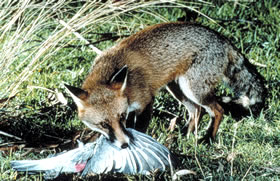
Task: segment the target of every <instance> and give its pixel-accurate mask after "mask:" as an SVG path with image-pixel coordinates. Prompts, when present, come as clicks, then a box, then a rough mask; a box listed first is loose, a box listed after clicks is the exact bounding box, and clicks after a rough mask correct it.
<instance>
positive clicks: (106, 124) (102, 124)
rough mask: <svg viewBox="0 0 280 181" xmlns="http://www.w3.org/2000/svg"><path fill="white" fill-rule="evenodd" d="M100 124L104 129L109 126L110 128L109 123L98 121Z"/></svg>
mask: <svg viewBox="0 0 280 181" xmlns="http://www.w3.org/2000/svg"><path fill="white" fill-rule="evenodd" d="M100 126H101V127H102V128H104V129H109V128H110V125H109V124H108V123H106V122H102V123H100Z"/></svg>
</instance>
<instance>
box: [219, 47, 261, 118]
mask: <svg viewBox="0 0 280 181" xmlns="http://www.w3.org/2000/svg"><path fill="white" fill-rule="evenodd" d="M228 59H229V65H228V68H227V70H226V72H225V77H226V78H225V83H226V84H227V85H228V86H229V87H230V88H231V89H232V95H231V96H223V97H222V99H221V100H219V103H220V104H221V106H223V108H224V109H225V112H231V114H232V116H233V117H235V118H237V119H238V118H241V115H242V114H243V115H248V114H250V113H251V112H252V113H253V115H257V114H258V113H260V112H261V109H262V108H263V107H264V105H265V96H266V89H265V87H264V79H263V77H262V76H261V75H260V74H259V73H258V71H257V69H256V67H254V66H253V65H252V64H250V63H249V61H248V60H247V59H245V58H244V56H243V55H241V54H240V53H238V52H237V51H235V50H234V49H231V50H230V51H229V53H228Z"/></svg>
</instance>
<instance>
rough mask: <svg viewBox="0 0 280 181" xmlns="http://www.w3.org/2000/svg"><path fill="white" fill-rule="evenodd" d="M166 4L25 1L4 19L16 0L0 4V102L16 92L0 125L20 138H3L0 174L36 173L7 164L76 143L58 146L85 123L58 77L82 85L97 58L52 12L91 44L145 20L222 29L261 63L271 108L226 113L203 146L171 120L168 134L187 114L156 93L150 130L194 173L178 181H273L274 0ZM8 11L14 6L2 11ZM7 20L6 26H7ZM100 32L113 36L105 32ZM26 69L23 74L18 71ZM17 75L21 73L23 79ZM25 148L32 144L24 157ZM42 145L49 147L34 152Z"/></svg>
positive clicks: (278, 108) (277, 108)
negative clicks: (253, 113) (240, 115)
mask: <svg viewBox="0 0 280 181" xmlns="http://www.w3.org/2000/svg"><path fill="white" fill-rule="evenodd" d="M178 2H179V1H178ZM5 3H6V4H5ZM41 3H44V2H41ZM57 3H61V2H60V1H58V2H57ZM179 3H180V2H179ZM163 5H165V7H155V6H152V5H149V6H142V4H141V3H138V4H137V6H139V8H138V9H134V8H133V7H134V6H132V5H126V8H127V9H125V10H127V11H124V12H122V11H120V10H112V9H110V8H108V7H107V6H106V7H105V6H103V5H100V6H99V7H97V6H96V7H95V8H87V7H85V4H83V3H76V4H75V3H74V2H68V3H61V4H60V6H56V7H57V11H56V13H53V12H52V13H53V14H50V12H48V11H50V9H51V8H45V9H44V8H38V7H37V8H36V6H30V7H29V8H26V9H25V11H24V13H23V14H21V18H20V19H18V20H17V21H14V22H13V21H11V20H12V19H13V17H15V16H16V14H17V13H16V12H17V10H19V9H20V8H16V7H19V4H17V5H11V4H10V5H9V4H8V1H3V6H2V7H3V10H7V12H10V14H9V13H6V16H3V14H1V15H2V16H0V32H1V34H2V35H1V36H0V52H1V55H3V56H1V59H0V67H1V68H0V71H1V72H2V74H1V75H0V78H1V82H0V100H2V99H4V98H7V97H9V96H14V95H15V97H14V98H11V99H10V101H9V102H8V103H6V104H3V103H2V104H0V130H1V131H4V132H7V133H10V134H12V135H15V136H18V137H20V138H21V139H22V140H21V141H19V140H16V139H13V138H10V137H7V136H3V135H0V180H43V178H42V176H40V175H32V176H28V175H25V174H19V173H16V172H15V171H13V170H12V169H11V167H10V163H9V162H10V161H11V160H15V159H39V158H44V157H46V156H47V155H48V154H51V153H55V152H60V151H61V150H64V149H69V148H71V147H73V146H74V145H72V144H71V143H68V144H63V143H65V142H66V141H67V140H73V139H74V137H75V135H79V134H80V132H81V131H82V130H83V129H84V128H85V126H84V125H83V124H82V123H81V122H80V121H79V120H78V118H77V115H76V111H75V110H76V108H75V105H74V104H73V102H72V100H71V99H70V98H69V97H67V96H68V95H67V94H66V92H65V90H64V89H63V85H62V84H63V83H65V82H66V83H69V84H71V85H74V86H80V85H81V83H82V81H83V80H84V78H85V76H86V75H87V74H88V72H89V71H90V67H91V64H92V61H93V60H94V57H95V56H96V55H95V53H94V52H93V51H92V50H91V49H90V48H89V46H87V45H85V44H84V43H83V42H81V41H80V40H78V39H77V38H76V37H75V36H74V35H73V34H72V33H71V32H70V31H67V30H65V29H64V30H63V26H62V25H60V24H59V23H58V22H57V19H63V20H64V21H66V22H69V21H70V20H73V22H71V21H70V25H71V26H75V25H77V26H75V27H76V30H77V31H78V32H79V33H81V34H82V35H83V37H85V38H86V39H88V40H90V42H91V43H94V42H97V41H99V40H100V39H103V38H108V36H120V37H124V36H127V35H129V34H132V33H134V32H137V31H138V30H140V29H142V28H144V27H145V26H147V25H151V24H156V23H160V22H164V21H176V20H177V19H178V18H180V19H187V20H191V21H197V22H198V23H200V24H203V25H205V26H208V27H210V28H212V29H214V30H216V31H218V32H220V33H221V34H223V35H224V36H226V37H227V38H229V39H230V40H231V42H232V43H233V44H234V45H235V46H236V47H237V48H239V49H240V51H241V52H242V53H243V54H244V55H245V56H246V57H247V58H248V59H252V60H254V62H257V63H260V64H263V65H265V67H261V66H258V67H257V69H258V71H259V72H260V73H261V74H262V75H263V77H264V78H265V80H266V83H265V86H266V87H267V88H268V90H269V93H268V95H267V105H268V109H267V110H264V111H263V112H262V113H261V115H260V116H259V117H257V118H253V117H245V118H244V119H243V120H241V121H239V122H237V121H235V120H234V119H233V118H232V117H231V116H230V115H226V116H225V117H224V119H223V122H222V123H221V126H220V129H219V131H218V134H217V140H216V141H215V142H214V143H213V144H212V145H210V146H209V145H205V144H198V145H197V146H196V144H195V143H196V138H195V136H194V135H191V136H190V138H189V139H187V137H186V134H185V131H184V129H182V128H183V127H184V121H179V120H178V122H177V126H176V129H175V130H174V131H173V132H171V131H170V130H168V127H169V121H170V120H171V119H173V118H174V115H172V114H175V115H177V116H178V117H179V118H181V119H185V120H186V119H187V118H188V116H187V113H186V110H185V108H184V107H183V106H180V105H179V104H178V103H177V102H176V101H175V100H174V99H172V97H171V96H170V95H168V94H167V92H166V91H161V92H160V93H159V95H158V97H157V99H156V101H155V105H154V109H155V114H154V117H153V120H152V122H151V124H150V127H149V129H148V131H147V133H148V134H149V135H151V136H153V137H154V138H156V139H157V140H158V141H159V142H160V143H162V144H164V145H166V146H167V147H168V148H169V149H170V150H171V151H172V152H173V153H175V154H177V155H178V158H179V160H180V162H181V164H182V165H181V166H180V169H189V170H193V171H195V172H196V173H197V174H196V175H186V176H182V177H181V179H182V180H198V179H202V180H242V179H244V180H280V171H279V168H280V167H279V165H280V147H279V146H280V134H279V133H280V93H279V92H280V86H279V85H280V81H279V80H280V53H279V52H280V51H279V50H280V44H279V40H280V36H279V35H280V19H279V17H280V3H279V2H278V1H273V0H267V1H263V2H262V1H217V3H215V4H214V3H206V2H202V3H201V2H200V3H199V2H194V3H187V4H186V6H188V7H189V8H182V4H180V7H167V6H171V5H172V6H174V4H166V3H165V4H163ZM177 5H178V4H177ZM5 6H6V9H5V8H4V7H5ZM51 6H54V5H53V4H51V3H50V4H49V5H48V6H46V7H51ZM91 6H92V7H94V6H93V5H91ZM140 6H141V7H140ZM40 7H43V6H40ZM190 7H192V8H195V10H196V11H198V12H200V13H201V14H200V15H198V17H194V18H191V17H190V16H191V15H192V12H194V11H190ZM9 8H14V9H13V11H8V9H9ZM98 8H105V9H103V10H106V11H102V13H103V14H102V13H101V12H99V11H97V10H98ZM106 8H107V9H106ZM79 9H84V12H83V13H82V14H81V16H80V17H78V18H76V19H75V18H73V17H74V15H75V14H77V12H78V11H79ZM114 11H115V13H114ZM116 12H118V13H116ZM40 13H41V14H40ZM94 13H95V14H94ZM98 13H100V14H98ZM48 14H49V16H46V15H48ZM86 15H90V16H89V17H88V18H89V19H87V20H84V19H83V17H85V16H86ZM204 15H205V16H204ZM36 18H39V20H40V21H38V22H37V24H36V22H34V20H35V19H36ZM71 18H72V19H71ZM213 20H214V21H213ZM9 22H12V24H11V27H10V28H7V24H8V23H9ZM20 25H21V26H20ZM23 30H25V31H23ZM97 33H112V34H110V35H107V36H105V35H100V34H97ZM16 35H18V37H16ZM44 43H46V44H45V45H49V44H47V43H50V47H48V48H47V49H46V50H45V49H44V46H42V45H44ZM115 43H116V41H102V42H101V43H97V44H95V46H97V47H98V48H100V49H102V50H104V49H106V48H108V47H110V46H112V45H114V44H115ZM43 50H44V52H42V53H41V54H38V52H40V51H43ZM37 56H38V57H37ZM32 60H34V63H33V64H32ZM24 71H26V73H27V74H22V73H23V72H24ZM28 73H30V74H28ZM24 76H27V77H26V78H25V79H24V80H20V78H22V77H24ZM2 80H3V81H2ZM44 88H47V89H50V90H52V91H55V89H57V90H58V91H59V92H62V93H63V94H64V95H65V96H66V98H67V100H68V101H69V103H68V105H67V106H64V105H63V104H61V103H56V104H54V101H55V100H56V98H52V96H51V95H53V92H52V91H49V90H46V89H44ZM168 112H171V113H172V114H169V113H168ZM208 118H209V117H208V116H207V115H205V116H204V117H203V119H202V121H201V122H202V124H201V125H200V127H199V131H198V137H200V136H202V135H203V134H205V129H206V127H207V124H208ZM19 145H22V148H21V147H20V146H19ZM15 146H17V147H15ZM28 147H31V148H35V149H34V150H32V151H31V152H30V153H28V154H26V152H27V148H28ZM7 148H9V149H7ZM41 150H46V151H45V152H44V153H40V151H41ZM24 153H25V155H24V156H22V155H23V154H24ZM63 178H64V179H66V178H67V180H79V178H78V177H77V176H75V175H67V176H62V177H60V179H63ZM93 178H94V179H117V178H119V179H124V180H147V179H151V180H159V179H160V180H170V179H171V175H170V171H166V172H165V173H162V174H161V173H158V174H156V175H152V176H140V175H139V176H127V175H120V174H117V175H109V176H108V175H99V176H96V177H93Z"/></svg>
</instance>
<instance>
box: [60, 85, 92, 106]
mask: <svg viewBox="0 0 280 181" xmlns="http://www.w3.org/2000/svg"><path fill="white" fill-rule="evenodd" d="M64 86H65V87H66V90H67V91H68V92H69V94H70V95H71V97H72V98H73V100H74V102H75V103H76V105H77V106H78V108H80V109H82V108H84V105H85V101H84V100H83V99H85V98H86V97H87V96H88V92H87V91H84V90H83V89H80V88H77V87H73V86H70V85H67V84H64Z"/></svg>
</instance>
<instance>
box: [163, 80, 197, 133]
mask: <svg viewBox="0 0 280 181" xmlns="http://www.w3.org/2000/svg"><path fill="white" fill-rule="evenodd" d="M167 90H168V91H169V92H170V94H171V95H172V96H173V97H175V99H177V100H178V101H179V102H181V103H182V104H183V105H184V106H185V107H186V108H187V110H188V114H189V123H188V133H187V137H188V138H189V136H190V134H191V133H193V132H194V130H195V126H196V125H198V123H199V119H200V114H201V107H200V106H199V105H197V104H195V103H194V102H192V101H191V100H190V99H188V98H187V97H186V96H185V95H184V93H183V92H182V90H181V89H180V86H179V84H177V83H176V82H175V81H172V82H170V83H169V84H168V85H167Z"/></svg>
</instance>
